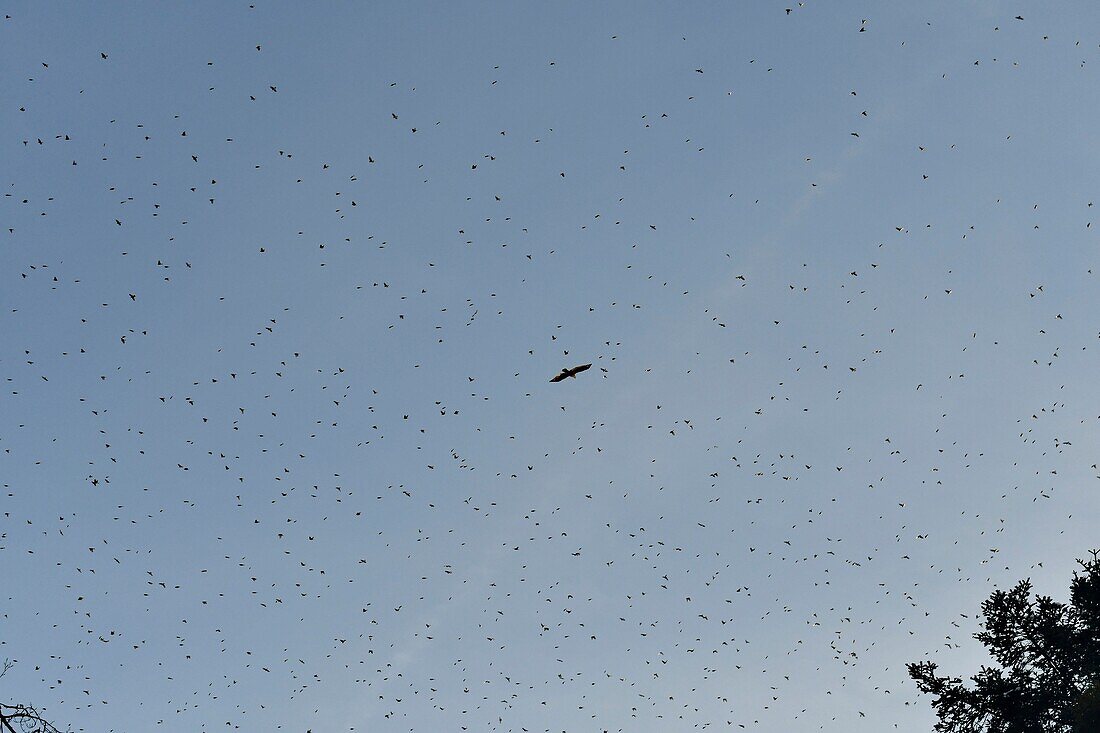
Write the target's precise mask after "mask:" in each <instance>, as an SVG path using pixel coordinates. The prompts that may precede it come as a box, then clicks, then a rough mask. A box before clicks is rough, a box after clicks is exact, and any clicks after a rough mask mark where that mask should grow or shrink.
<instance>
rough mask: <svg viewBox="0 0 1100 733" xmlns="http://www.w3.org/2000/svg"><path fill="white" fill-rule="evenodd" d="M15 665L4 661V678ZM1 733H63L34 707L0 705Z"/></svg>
mask: <svg viewBox="0 0 1100 733" xmlns="http://www.w3.org/2000/svg"><path fill="white" fill-rule="evenodd" d="M13 666H14V665H13V663H12V662H10V661H9V660H7V659H5V660H4V667H3V669H0V677H3V676H4V675H5V674H7V673H8V670H10V669H11V668H12V667H13ZM0 733H62V731H61V729H60V728H58V727H56V726H55V725H54V724H53V723H51V722H50V721H48V720H46V719H45V718H43V717H42V715H41V713H39V712H38V710H36V709H35V708H34V706H32V705H22V704H18V703H15V704H8V703H0Z"/></svg>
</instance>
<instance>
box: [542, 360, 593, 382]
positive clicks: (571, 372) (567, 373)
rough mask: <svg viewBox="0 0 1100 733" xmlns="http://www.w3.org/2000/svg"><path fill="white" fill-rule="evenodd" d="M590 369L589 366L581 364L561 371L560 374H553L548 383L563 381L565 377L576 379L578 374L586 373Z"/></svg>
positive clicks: (590, 366)
mask: <svg viewBox="0 0 1100 733" xmlns="http://www.w3.org/2000/svg"><path fill="white" fill-rule="evenodd" d="M591 368H592V365H591V364H581V365H580V366H575V367H573V368H572V369H562V370H561V374H555V375H554V376H553V377H552V378H551V379H550V381H551V382H560V381H561V380H563V379H565V378H566V377H573V379H576V378H577V375H578V374H580V373H581V372H583V371H586V370H588V369H591Z"/></svg>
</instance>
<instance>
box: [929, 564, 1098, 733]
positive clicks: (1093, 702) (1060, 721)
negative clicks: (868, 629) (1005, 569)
mask: <svg viewBox="0 0 1100 733" xmlns="http://www.w3.org/2000/svg"><path fill="white" fill-rule="evenodd" d="M1091 555H1092V558H1091V559H1090V560H1081V561H1079V562H1080V564H1081V568H1082V570H1081V571H1080V572H1075V573H1074V576H1073V582H1072V583H1071V585H1070V601H1069V603H1060V602H1058V601H1055V600H1053V599H1051V598H1049V597H1046V596H1036V597H1034V598H1032V595H1031V582H1030V581H1028V580H1022V581H1020V582H1019V583H1017V584H1016V587H1015V588H1013V589H1011V590H1007V591H997V592H995V593H993V595H991V596H990V597H989V598H988V599H987V600H986V601H985V602H984V603H983V604H982V617H983V621H982V631H980V632H979V633H977V634H975V635H974V638H975V639H977V640H978V641H980V642H981V643H982V644H983V645H985V647H986V648H987V649H988V650H989V653H990V656H991V657H992V658H993V660H994V661H995V662H996V665H995V666H991V667H986V666H983V667H982V668H981V669H980V670H979V671H978V673H977V674H975V675H973V676H972V677H971V678H970V682H971V683H972V684H967V683H965V682H964V681H963V680H962V679H960V678H958V677H941V676H938V675H937V674H936V671H937V666H936V664H935V663H933V662H915V663H912V664H910V665H909V676H910V677H911V678H912V679H913V680H915V681H916V683H917V687H918V688H919V689H920V691H921V692H924V693H927V694H930V695H932V696H933V699H932V707H933V708H934V709H935V711H936V714H937V716H938V717H939V722H938V723H937V724H936V730H937V731H940V732H941V733H1097V732H1098V731H1100V551H1095V550H1094V551H1093V552H1092V553H1091Z"/></svg>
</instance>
